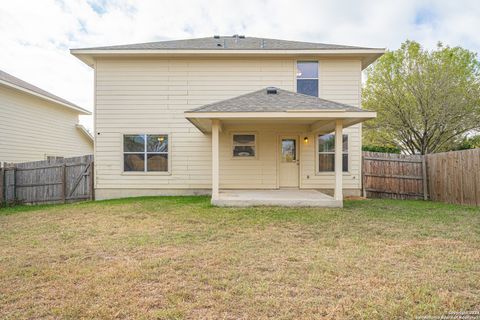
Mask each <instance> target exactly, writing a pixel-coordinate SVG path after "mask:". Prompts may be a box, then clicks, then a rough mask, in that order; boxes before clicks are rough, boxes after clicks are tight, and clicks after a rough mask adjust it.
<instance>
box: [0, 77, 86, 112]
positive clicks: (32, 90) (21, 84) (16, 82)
mask: <svg viewBox="0 0 480 320" xmlns="http://www.w3.org/2000/svg"><path fill="white" fill-rule="evenodd" d="M0 84H3V85H5V86H8V87H10V88H14V89H17V90H20V91H23V92H26V93H29V94H31V95H34V96H37V97H40V98H42V99H45V100H48V101H52V102H55V103H57V104H60V105H62V106H64V107H67V108H70V109H73V110H75V111H78V113H80V114H84V115H89V114H91V112H90V111H88V110H85V109H83V108H81V107H79V106H77V105H76V104H73V103H71V102H70V101H67V100H65V99H62V98H60V97H58V96H56V95H54V94H52V93H50V92H47V91H45V90H43V89H40V88H38V87H36V86H34V85H33V84H30V83H28V82H25V81H23V80H21V79H19V78H17V77H14V76H12V75H11V74H8V73H6V72H4V71H2V70H0Z"/></svg>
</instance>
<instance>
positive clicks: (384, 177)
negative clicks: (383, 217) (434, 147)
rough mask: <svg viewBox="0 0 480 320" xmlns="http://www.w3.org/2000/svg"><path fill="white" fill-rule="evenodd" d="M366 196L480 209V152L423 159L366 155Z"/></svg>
mask: <svg viewBox="0 0 480 320" xmlns="http://www.w3.org/2000/svg"><path fill="white" fill-rule="evenodd" d="M362 162H363V171H362V182H363V193H364V196H366V197H371V198H394V199H422V198H423V199H428V198H430V199H431V200H435V201H441V202H447V203H455V204H467V205H476V206H480V149H472V150H462V151H452V152H444V153H435V154H429V155H426V156H421V155H400V154H389V153H376V152H363V160H362Z"/></svg>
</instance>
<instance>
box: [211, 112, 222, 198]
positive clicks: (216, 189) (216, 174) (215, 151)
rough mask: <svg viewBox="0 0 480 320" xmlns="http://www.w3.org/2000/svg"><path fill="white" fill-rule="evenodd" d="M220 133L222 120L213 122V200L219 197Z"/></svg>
mask: <svg viewBox="0 0 480 320" xmlns="http://www.w3.org/2000/svg"><path fill="white" fill-rule="evenodd" d="M219 132H220V120H217V119H213V120H212V200H217V199H218V195H219V171H220V170H219V150H218V149H219Z"/></svg>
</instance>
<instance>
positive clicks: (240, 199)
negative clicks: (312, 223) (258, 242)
mask: <svg viewBox="0 0 480 320" xmlns="http://www.w3.org/2000/svg"><path fill="white" fill-rule="evenodd" d="M212 204H213V205H216V206H219V207H257V206H282V207H341V206H342V201H341V200H336V199H335V198H334V197H331V196H329V195H326V194H325V193H322V192H320V191H317V190H308V189H277V190H262V189H252V190H220V191H219V194H218V196H217V197H216V198H214V197H212Z"/></svg>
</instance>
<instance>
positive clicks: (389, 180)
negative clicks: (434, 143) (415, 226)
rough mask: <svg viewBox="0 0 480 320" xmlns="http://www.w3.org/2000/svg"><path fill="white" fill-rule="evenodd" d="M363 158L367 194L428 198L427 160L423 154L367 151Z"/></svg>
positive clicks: (394, 197) (363, 174) (383, 196)
mask: <svg viewBox="0 0 480 320" xmlns="http://www.w3.org/2000/svg"><path fill="white" fill-rule="evenodd" d="M362 162H363V172H362V181H363V195H364V196H365V197H368V198H392V199H427V198H428V188H427V183H426V175H427V174H426V163H425V158H424V157H423V156H421V155H403V154H393V153H379V152H366V151H364V152H363V159H362Z"/></svg>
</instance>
